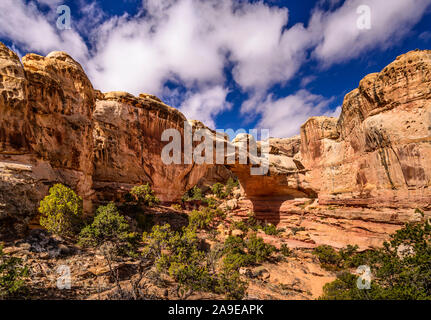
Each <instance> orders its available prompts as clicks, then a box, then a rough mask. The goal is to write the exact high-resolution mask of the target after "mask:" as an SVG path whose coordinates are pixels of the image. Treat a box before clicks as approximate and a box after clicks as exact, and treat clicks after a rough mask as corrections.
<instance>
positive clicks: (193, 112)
mask: <svg viewBox="0 0 431 320" xmlns="http://www.w3.org/2000/svg"><path fill="white" fill-rule="evenodd" d="M227 94H228V90H227V89H225V88H222V87H220V86H216V87H213V88H209V89H205V90H203V91H201V92H199V93H195V94H190V93H189V94H187V96H186V99H185V101H184V102H183V103H182V105H181V107H180V110H181V112H183V113H184V115H185V116H186V117H187V119H192V120H199V121H201V122H203V123H204V124H205V125H206V126H207V127H209V128H211V129H216V125H215V122H214V120H213V119H214V116H216V115H217V114H218V113H220V112H221V111H225V110H229V109H230V108H231V107H232V106H231V104H229V103H227V102H226V95H227Z"/></svg>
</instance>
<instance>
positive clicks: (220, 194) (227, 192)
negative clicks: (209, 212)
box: [211, 178, 239, 199]
mask: <svg viewBox="0 0 431 320" xmlns="http://www.w3.org/2000/svg"><path fill="white" fill-rule="evenodd" d="M238 186H239V182H238V181H236V180H233V179H232V178H229V179H228V180H227V182H226V185H225V186H224V185H223V184H221V183H219V182H217V183H216V184H214V185H213V186H212V187H211V192H212V193H213V194H214V195H215V196H216V197H217V198H218V199H226V198H230V197H231V196H232V191H233V190H234V188H235V187H238Z"/></svg>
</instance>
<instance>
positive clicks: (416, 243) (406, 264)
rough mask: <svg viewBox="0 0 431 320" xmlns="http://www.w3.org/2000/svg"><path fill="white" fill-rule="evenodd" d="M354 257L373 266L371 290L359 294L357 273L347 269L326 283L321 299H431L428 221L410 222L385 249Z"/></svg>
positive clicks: (430, 245)
mask: <svg viewBox="0 0 431 320" xmlns="http://www.w3.org/2000/svg"><path fill="white" fill-rule="evenodd" d="M350 249H352V248H350ZM351 251H352V250H351ZM354 256H356V257H357V259H358V260H352V261H354V262H355V264H357V263H361V262H362V263H366V264H367V265H368V266H369V267H370V269H371V272H372V279H373V280H372V283H371V289H370V290H362V291H361V292H359V294H358V289H357V285H356V279H357V276H355V275H351V274H349V273H348V272H347V275H343V276H342V277H338V279H337V280H336V281H335V282H332V283H330V284H328V285H327V286H325V290H324V295H323V296H322V297H321V298H322V299H362V298H363V299H372V300H431V225H430V224H429V222H425V223H416V224H407V225H406V226H405V227H404V228H402V229H401V230H398V231H397V232H396V233H395V234H393V235H392V236H391V239H390V241H389V242H385V243H384V246H383V248H380V249H377V250H374V251H370V252H366V253H362V254H354Z"/></svg>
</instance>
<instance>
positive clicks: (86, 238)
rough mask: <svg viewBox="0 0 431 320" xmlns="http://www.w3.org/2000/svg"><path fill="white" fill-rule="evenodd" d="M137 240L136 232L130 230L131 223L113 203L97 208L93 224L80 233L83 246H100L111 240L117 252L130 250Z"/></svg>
mask: <svg viewBox="0 0 431 320" xmlns="http://www.w3.org/2000/svg"><path fill="white" fill-rule="evenodd" d="M135 241H136V234H134V233H131V232H130V226H129V224H128V223H127V221H126V219H125V218H124V217H123V216H121V215H120V213H119V212H118V210H117V208H116V206H115V205H114V204H113V203H110V204H108V205H106V206H100V207H99V208H97V213H96V216H95V217H94V220H93V222H92V224H90V225H88V226H86V227H85V228H83V229H82V230H81V233H80V234H79V243H80V244H81V245H82V246H88V247H98V246H100V245H102V244H104V243H108V242H109V243H111V244H112V245H113V246H114V248H115V249H116V252H117V253H125V252H128V251H130V250H131V249H132V248H133V244H134V243H135Z"/></svg>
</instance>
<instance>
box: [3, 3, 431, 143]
mask: <svg viewBox="0 0 431 320" xmlns="http://www.w3.org/2000/svg"><path fill="white" fill-rule="evenodd" d="M62 4H65V5H67V6H69V7H70V9H71V29H70V30H59V29H58V28H57V27H56V21H57V19H58V16H59V14H58V13H57V7H58V6H59V5H62ZM364 5H365V6H366V7H367V8H368V9H369V19H368V13H367V12H365V13H364V11H359V12H358V11H357V10H358V7H360V6H364ZM430 8H431V0H391V1H388V0H345V1H344V0H318V1H311V0H303V1H294V0H284V1H280V0H267V1H246V0H126V1H106V0H104V1H101V0H96V1H95V0H78V1H65V0H63V1H61V0H1V1H0V41H2V42H4V43H5V44H6V45H8V46H9V47H10V48H12V49H13V50H15V51H16V52H17V53H18V54H19V55H21V56H22V55H24V54H26V53H28V52H35V53H39V54H43V55H46V54H48V53H49V52H51V51H54V50H62V51H66V52H68V53H69V54H71V55H72V56H73V57H74V58H75V59H76V60H77V61H79V62H80V63H81V64H82V66H83V67H84V69H85V70H86V72H87V74H88V76H89V78H90V80H91V81H92V83H93V85H94V86H95V88H97V89H100V90H102V91H112V90H119V91H127V92H130V93H132V94H135V95H137V94H139V93H142V92H145V93H151V94H156V95H158V96H159V97H160V98H162V99H163V100H164V101H165V102H166V103H168V104H170V105H172V106H173V107H176V108H179V109H180V110H181V111H182V112H183V113H185V115H186V116H187V117H188V118H189V119H197V120H201V121H203V122H204V123H205V124H206V125H208V126H210V127H212V128H214V129H215V128H217V129H234V130H237V129H240V128H244V129H246V130H248V129H250V128H263V129H270V134H271V136H277V137H288V136H292V135H295V134H297V133H298V132H299V127H300V126H301V124H302V123H303V122H305V121H306V119H307V118H309V117H311V116H317V115H329V116H337V115H338V114H339V112H340V106H341V105H342V102H343V98H344V96H345V94H346V93H348V92H349V91H351V90H353V89H354V88H356V87H357V86H358V83H359V81H360V80H361V79H362V78H363V77H364V76H365V75H367V74H369V73H372V72H379V71H380V70H382V69H383V68H384V67H385V66H386V65H387V64H389V63H390V62H391V61H393V60H394V59H395V58H396V57H397V56H398V55H400V54H403V53H406V52H407V51H410V50H414V49H416V48H419V49H431V19H430V17H431V10H430ZM364 15H365V16H364ZM364 17H365V19H366V21H369V22H370V25H369V28H365V29H364V28H359V27H358V19H364ZM361 21H364V20H361Z"/></svg>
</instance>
